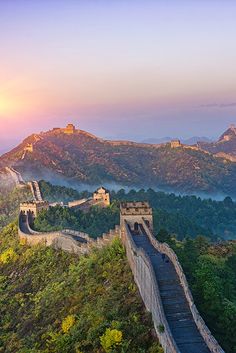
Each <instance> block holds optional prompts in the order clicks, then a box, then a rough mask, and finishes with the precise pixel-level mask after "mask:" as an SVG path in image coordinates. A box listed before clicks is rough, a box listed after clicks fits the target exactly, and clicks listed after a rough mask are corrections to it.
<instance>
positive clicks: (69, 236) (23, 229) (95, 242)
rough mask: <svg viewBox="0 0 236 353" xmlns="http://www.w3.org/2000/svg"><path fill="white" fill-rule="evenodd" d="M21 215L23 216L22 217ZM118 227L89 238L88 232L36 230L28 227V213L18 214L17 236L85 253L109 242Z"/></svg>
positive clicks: (35, 242) (31, 242) (72, 251)
mask: <svg viewBox="0 0 236 353" xmlns="http://www.w3.org/2000/svg"><path fill="white" fill-rule="evenodd" d="M23 217H25V218H24V219H23ZM119 229H120V227H119V226H116V228H115V229H113V230H110V232H109V233H104V234H103V235H102V236H101V237H98V238H97V239H93V238H91V237H90V236H89V235H88V234H86V233H83V232H78V231H74V230H71V229H64V230H62V231H56V232H37V231H35V230H33V229H32V228H31V227H30V224H29V217H28V215H22V214H20V216H19V225H18V236H19V238H20V239H21V240H23V241H25V242H26V243H27V244H29V245H37V244H44V245H45V246H52V247H53V248H55V249H62V250H64V251H68V252H70V253H74V254H87V253H89V252H90V251H91V249H93V248H102V247H103V246H105V245H107V244H108V243H110V242H111V241H112V240H113V239H114V238H115V237H117V236H119V234H120V230H119ZM75 237H78V239H79V238H81V239H82V240H84V241H83V242H82V241H81V242H80V241H78V240H75Z"/></svg>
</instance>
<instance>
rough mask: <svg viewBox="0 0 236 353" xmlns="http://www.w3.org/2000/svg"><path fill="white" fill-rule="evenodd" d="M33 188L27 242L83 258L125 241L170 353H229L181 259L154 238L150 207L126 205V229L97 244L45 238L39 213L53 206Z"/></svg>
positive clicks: (68, 233) (71, 235) (73, 236)
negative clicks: (36, 224) (198, 302)
mask: <svg viewBox="0 0 236 353" xmlns="http://www.w3.org/2000/svg"><path fill="white" fill-rule="evenodd" d="M21 182H22V181H21ZM29 185H30V188H31V191H32V194H33V197H34V201H33V202H25V203H22V204H21V206H20V214H19V226H18V235H19V238H20V239H21V241H22V242H25V243H27V244H30V245H35V244H39V243H41V244H44V245H45V246H52V247H53V248H55V249H61V250H64V251H68V252H70V253H73V254H77V255H83V254H88V253H89V252H90V251H91V250H92V249H94V248H101V247H103V246H106V245H107V244H109V243H110V242H111V241H112V240H113V239H114V238H115V237H119V238H120V239H121V241H122V243H123V245H124V247H125V249H126V254H127V259H128V263H129V265H130V268H131V270H132V273H133V276H134V280H135V282H136V284H137V287H138V289H139V292H140V295H141V297H142V300H143V302H144V305H145V307H146V309H147V310H148V311H149V312H150V313H151V314H152V320H153V324H154V327H155V331H156V334H157V337H158V339H159V341H160V343H161V345H162V347H163V349H164V352H165V353H209V352H212V353H224V351H223V349H222V348H221V347H220V345H219V344H218V342H217V341H216V339H215V338H214V337H213V336H212V334H211V332H210V330H209V329H208V327H207V326H206V324H205V322H204V321H203V319H202V317H201V316H200V314H199V312H198V310H197V308H196V306H195V304H194V301H193V297H192V295H191V292H190V289H189V287H188V283H187V280H186V277H185V275H184V272H183V269H182V267H181V265H180V263H179V261H178V258H177V256H176V254H175V253H174V251H173V250H172V249H171V248H170V247H169V245H167V244H165V243H160V242H158V241H157V239H156V238H155V236H154V235H153V216H152V209H151V208H150V206H149V204H148V203H147V202H125V203H123V202H122V203H121V205H120V225H119V226H118V225H117V226H116V227H115V229H113V230H110V232H109V233H107V234H103V235H102V237H98V238H97V239H93V238H91V237H90V236H89V235H88V234H86V233H83V232H78V231H74V230H71V229H64V230H61V231H56V232H44V233H42V232H37V231H35V230H33V229H32V225H33V221H34V218H35V217H36V216H37V214H38V212H40V210H42V209H44V208H48V207H49V204H48V203H47V202H46V201H43V200H42V195H41V192H40V188H39V184H38V183H37V182H31V184H29ZM98 190H99V189H98ZM103 190H105V189H103ZM99 197H100V196H99ZM103 197H104V196H103ZM109 202H110V199H109Z"/></svg>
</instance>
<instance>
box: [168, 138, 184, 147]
mask: <svg viewBox="0 0 236 353" xmlns="http://www.w3.org/2000/svg"><path fill="white" fill-rule="evenodd" d="M181 146H182V145H181V142H180V140H172V141H171V142H170V147H171V148H178V147H181Z"/></svg>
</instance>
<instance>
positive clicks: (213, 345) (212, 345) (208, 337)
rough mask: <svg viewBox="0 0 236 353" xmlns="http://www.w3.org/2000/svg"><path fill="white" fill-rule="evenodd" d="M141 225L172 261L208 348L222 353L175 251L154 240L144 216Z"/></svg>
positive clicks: (153, 243)
mask: <svg viewBox="0 0 236 353" xmlns="http://www.w3.org/2000/svg"><path fill="white" fill-rule="evenodd" d="M142 225H143V227H144V230H145V232H146V234H147V235H148V237H149V239H150V241H151V243H152V245H153V246H154V247H155V248H156V249H157V250H158V251H159V252H161V253H163V254H166V255H167V256H168V257H169V259H170V260H171V262H172V263H173V265H174V267H175V270H176V272H177V274H178V276H179V279H180V282H181V285H182V287H183V289H184V293H185V296H186V299H187V301H188V303H189V307H190V310H191V312H192V315H193V318H194V321H195V323H196V325H197V327H198V329H199V331H200V333H201V335H202V337H203V339H204V341H205V342H206V345H207V346H208V348H209V349H210V351H211V352H212V353H224V351H223V349H222V348H221V347H220V345H219V344H218V342H217V341H216V339H215V338H214V337H213V336H212V334H211V332H210V330H209V329H208V327H207V326H206V324H205V322H204V320H203V319H202V317H201V315H200V314H199V312H198V310H197V308H196V305H195V304H194V301H193V297H192V294H191V291H190V289H189V286H188V282H187V279H186V277H185V274H184V271H183V269H182V266H181V264H180V263H179V260H178V258H177V256H176V254H175V252H174V251H173V250H172V249H171V248H170V247H169V245H168V244H166V243H160V242H159V241H157V240H156V238H155V237H154V236H153V234H152V231H151V230H150V228H149V227H148V226H147V224H146V221H145V220H144V218H143V219H142Z"/></svg>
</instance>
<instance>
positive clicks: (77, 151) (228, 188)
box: [0, 129, 236, 196]
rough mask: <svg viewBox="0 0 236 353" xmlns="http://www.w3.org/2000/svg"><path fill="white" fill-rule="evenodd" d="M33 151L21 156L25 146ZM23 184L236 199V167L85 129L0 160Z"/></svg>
mask: <svg viewBox="0 0 236 353" xmlns="http://www.w3.org/2000/svg"><path fill="white" fill-rule="evenodd" d="M29 144H30V145H31V146H32V149H31V152H29V151H28V152H25V151H26V148H27V146H28V145H29ZM8 165H11V166H13V167H14V168H15V169H16V170H18V171H19V172H21V173H22V175H23V177H25V178H26V179H39V178H42V179H45V180H52V181H54V180H56V179H57V178H61V180H62V179H63V178H66V179H67V180H71V181H72V182H73V181H77V182H80V183H84V184H90V185H97V184H100V183H119V184H120V185H130V186H139V187H140V186H143V187H147V186H152V187H154V186H155V187H159V188H165V189H166V190H174V191H182V192H188V193H190V192H206V193H223V194H226V195H234V196H236V189H235V183H236V163H232V162H231V161H229V160H227V159H224V158H216V157H215V156H214V155H213V154H211V153H209V152H205V151H203V150H201V149H199V148H197V147H195V149H193V148H192V147H189V146H179V147H178V148H171V145H170V144H163V145H152V144H142V143H136V142H129V141H108V140H103V139H101V138H98V137H96V136H94V135H91V134H90V133H87V132H86V131H83V130H77V131H76V132H74V133H73V134H70V135H68V134H65V133H64V132H63V130H61V129H57V130H51V131H47V132H43V133H40V134H33V135H31V136H29V137H27V138H26V139H25V140H24V141H23V142H22V143H21V144H19V145H18V146H17V147H16V148H14V149H13V150H12V151H10V152H8V153H6V154H4V155H3V156H1V157H0V168H4V167H6V166H8Z"/></svg>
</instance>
